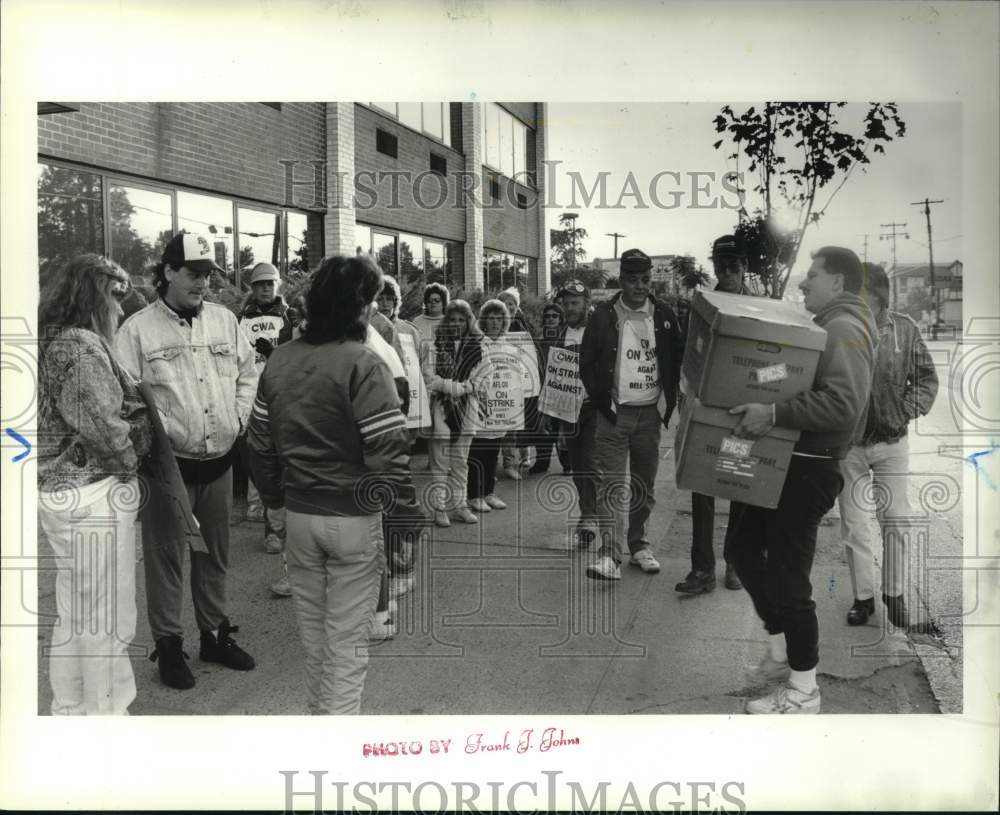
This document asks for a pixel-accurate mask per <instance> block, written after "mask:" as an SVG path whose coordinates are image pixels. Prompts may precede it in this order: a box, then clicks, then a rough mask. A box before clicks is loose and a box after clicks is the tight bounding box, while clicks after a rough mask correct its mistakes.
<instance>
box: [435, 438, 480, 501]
mask: <svg viewBox="0 0 1000 815" xmlns="http://www.w3.org/2000/svg"><path fill="white" fill-rule="evenodd" d="M471 444H472V436H471V435H469V434H466V433H463V434H461V435H459V436H456V437H455V438H454V439H452V438H450V437H440V436H434V437H432V438H430V439H428V440H427V455H428V458H429V459H430V469H431V475H432V485H431V489H430V496H429V498H430V500H429V503H430V505H431V508H432V509H434V510H444V511H450V510H453V509H458V508H459V507H464V506H466V505H467V504H468V499H467V494H468V481H469V447H470V445H471Z"/></svg>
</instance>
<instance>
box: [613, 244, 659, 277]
mask: <svg viewBox="0 0 1000 815" xmlns="http://www.w3.org/2000/svg"><path fill="white" fill-rule="evenodd" d="M619 268H620V269H621V273H622V274H625V273H626V272H648V271H649V270H650V269H652V268H653V261H651V260H650V259H649V255H647V254H646V253H645V252H643V251H642V250H641V249H626V250H625V251H624V252H622V256H621V266H620V267H619Z"/></svg>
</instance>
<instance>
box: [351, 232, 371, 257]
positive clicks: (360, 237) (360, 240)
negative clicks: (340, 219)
mask: <svg viewBox="0 0 1000 815" xmlns="http://www.w3.org/2000/svg"><path fill="white" fill-rule="evenodd" d="M354 243H355V244H357V252H356V254H359V255H360V254H362V253H364V252H371V250H372V228H371V227H370V226H365V225H364V224H355V225H354Z"/></svg>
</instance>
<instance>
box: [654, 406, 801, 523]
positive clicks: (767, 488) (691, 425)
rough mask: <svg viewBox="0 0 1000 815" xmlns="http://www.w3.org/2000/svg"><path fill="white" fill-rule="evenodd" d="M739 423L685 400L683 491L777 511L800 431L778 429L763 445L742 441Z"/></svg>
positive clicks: (680, 444) (678, 452) (678, 449)
mask: <svg viewBox="0 0 1000 815" xmlns="http://www.w3.org/2000/svg"><path fill="white" fill-rule="evenodd" d="M739 418H740V417H739V416H730V415H729V413H728V411H727V410H726V409H725V408H716V407H709V406H707V405H703V404H701V403H700V402H699V401H698V400H697V399H693V398H691V397H690V396H689V397H687V398H685V399H684V405H683V407H682V408H681V416H680V424H679V425H678V427H677V439H676V444H675V446H674V467H675V476H676V481H677V487H678V489H682V490H686V491H690V492H700V493H702V494H704V495H714V496H715V497H716V498H728V499H730V500H735V501H742V502H743V503H745V504H753V505H755V506H759V507H767V508H769V509H774V508H775V507H776V506H777V505H778V499H779V498H780V497H781V489H782V487H783V486H784V485H785V476H786V475H787V474H788V464H789V462H790V461H791V458H792V449H793V448H794V447H795V442H797V441H798V440H799V431H798V430H789V429H787V428H784V427H775V428H772V429H771V432H769V433H768V434H767V435H766V436H762V437H761V438H759V439H755V440H751V439H738V438H736V437H735V436H733V430H734V428H735V427H736V425H737V424H738V423H739Z"/></svg>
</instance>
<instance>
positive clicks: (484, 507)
mask: <svg viewBox="0 0 1000 815" xmlns="http://www.w3.org/2000/svg"><path fill="white" fill-rule="evenodd" d="M469 506H470V507H471V508H472V509H474V510H475V511H476V512H492V508H491V507H490V505H489V504H487V503H486V502H485V501H484V500H483V499H482V498H472V499H470V500H469Z"/></svg>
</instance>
